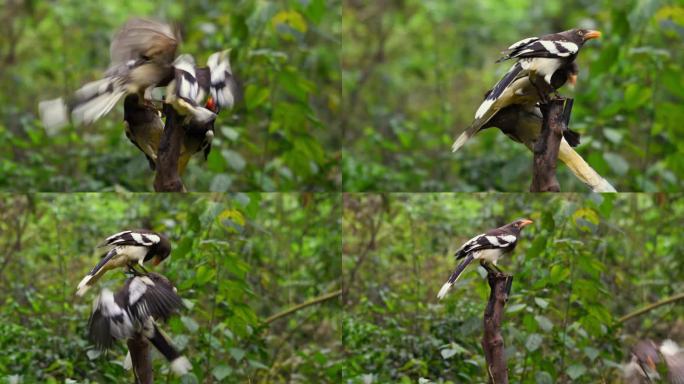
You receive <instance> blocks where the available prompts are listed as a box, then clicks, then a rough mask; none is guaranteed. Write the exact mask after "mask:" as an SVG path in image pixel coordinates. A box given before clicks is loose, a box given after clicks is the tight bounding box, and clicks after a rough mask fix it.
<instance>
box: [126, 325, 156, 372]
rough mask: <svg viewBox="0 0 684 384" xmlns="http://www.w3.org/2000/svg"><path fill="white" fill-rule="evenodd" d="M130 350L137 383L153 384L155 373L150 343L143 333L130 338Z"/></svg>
mask: <svg viewBox="0 0 684 384" xmlns="http://www.w3.org/2000/svg"><path fill="white" fill-rule="evenodd" d="M128 351H129V352H130V353H131V362H132V363H133V375H134V376H135V383H136V384H152V383H153V381H154V374H153V371H152V359H151V358H150V343H148V342H147V339H146V338H145V336H143V334H142V333H136V334H135V336H134V337H133V338H130V339H128Z"/></svg>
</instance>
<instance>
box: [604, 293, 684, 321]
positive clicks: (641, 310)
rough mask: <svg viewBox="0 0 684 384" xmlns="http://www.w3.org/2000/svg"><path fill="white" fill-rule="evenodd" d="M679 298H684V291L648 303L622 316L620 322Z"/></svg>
mask: <svg viewBox="0 0 684 384" xmlns="http://www.w3.org/2000/svg"><path fill="white" fill-rule="evenodd" d="M679 300H684V293H678V294H676V295H674V296H670V297H666V298H664V299H662V300H658V301H656V302H655V303H651V304H648V305H646V306H645V307H643V308H639V309H637V310H636V311H634V312H630V313H628V314H626V315H624V316H622V317H621V318H619V319H618V323H624V322H625V321H627V320H630V319H633V318H635V317H637V316H641V315H643V314H644V313H646V312H650V311H652V310H654V309H656V308H658V307H661V306H663V305H666V304H670V303H674V302H675V301H679Z"/></svg>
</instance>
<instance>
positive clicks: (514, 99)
mask: <svg viewBox="0 0 684 384" xmlns="http://www.w3.org/2000/svg"><path fill="white" fill-rule="evenodd" d="M516 65H517V64H516ZM578 72H579V67H578V66H577V64H576V63H575V62H571V63H568V64H566V65H564V66H563V67H561V68H559V69H558V70H557V71H556V72H555V73H554V74H553V76H552V77H551V84H550V85H549V86H545V87H544V93H551V92H555V91H556V90H557V89H558V88H560V87H562V86H563V85H565V84H566V83H570V84H571V85H572V86H574V85H575V84H576V82H577V74H578ZM498 85H499V84H497V85H496V86H494V88H492V89H490V90H489V91H487V92H486V93H485V100H484V101H483V102H482V105H481V106H480V108H479V109H478V111H477V113H476V114H475V120H474V121H473V122H472V123H471V124H470V126H469V127H468V128H466V130H465V131H463V132H462V133H461V134H460V135H459V137H458V138H457V139H456V141H454V144H453V145H452V147H451V150H452V152H456V151H458V150H459V149H460V148H461V147H462V146H463V145H464V144H465V143H466V141H468V140H469V139H470V138H471V137H473V136H474V135H475V134H477V132H479V131H481V130H482V129H484V127H485V126H486V124H487V123H488V122H489V121H490V120H491V119H493V118H494V117H495V116H496V115H497V113H498V112H499V111H501V110H502V109H504V108H506V107H508V106H512V105H523V106H534V105H536V104H537V103H539V102H540V97H539V93H538V92H537V88H536V87H535V86H534V85H533V82H532V81H531V80H530V76H529V75H528V74H526V73H520V74H519V75H518V77H517V78H516V79H514V80H513V81H512V82H510V83H509V84H508V86H507V87H506V88H505V89H504V90H502V91H501V93H499V96H498V97H497V98H495V99H492V94H493V93H494V92H495V91H496V89H497V86H498ZM563 136H564V137H566V139H567V141H568V142H569V143H570V144H571V145H572V146H573V147H574V146H577V145H579V142H580V136H579V134H578V133H577V132H575V131H571V130H569V129H568V130H565V131H564V132H563Z"/></svg>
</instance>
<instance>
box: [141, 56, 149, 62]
mask: <svg viewBox="0 0 684 384" xmlns="http://www.w3.org/2000/svg"><path fill="white" fill-rule="evenodd" d="M140 58H141V59H143V60H145V61H150V57H149V56H145V55H142V56H140Z"/></svg>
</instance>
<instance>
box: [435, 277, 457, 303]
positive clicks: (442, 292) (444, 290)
mask: <svg viewBox="0 0 684 384" xmlns="http://www.w3.org/2000/svg"><path fill="white" fill-rule="evenodd" d="M452 285H453V284H451V283H450V282H448V281H447V282H446V283H444V285H442V289H440V290H439V293H438V294H437V299H439V300H442V299H443V298H444V296H446V294H447V293H449V290H450V289H451V286H452Z"/></svg>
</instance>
